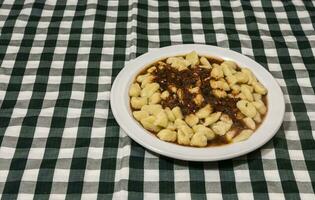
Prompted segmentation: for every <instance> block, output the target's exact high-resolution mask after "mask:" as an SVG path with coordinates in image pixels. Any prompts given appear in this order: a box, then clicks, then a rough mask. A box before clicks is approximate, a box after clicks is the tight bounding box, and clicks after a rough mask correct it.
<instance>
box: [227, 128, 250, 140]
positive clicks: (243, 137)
mask: <svg viewBox="0 0 315 200" xmlns="http://www.w3.org/2000/svg"><path fill="white" fill-rule="evenodd" d="M252 134H253V130H250V129H245V130H242V131H241V132H240V133H239V134H238V135H237V136H235V137H234V138H233V140H232V141H233V142H234V143H235V142H241V141H244V140H247V139H248V138H249V137H250V136H251V135H252Z"/></svg>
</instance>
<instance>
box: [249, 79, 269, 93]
mask: <svg viewBox="0 0 315 200" xmlns="http://www.w3.org/2000/svg"><path fill="white" fill-rule="evenodd" d="M252 85H253V87H254V90H255V92H256V93H258V94H261V95H265V94H267V89H266V88H265V87H264V86H263V85H262V84H261V83H259V82H253V83H252Z"/></svg>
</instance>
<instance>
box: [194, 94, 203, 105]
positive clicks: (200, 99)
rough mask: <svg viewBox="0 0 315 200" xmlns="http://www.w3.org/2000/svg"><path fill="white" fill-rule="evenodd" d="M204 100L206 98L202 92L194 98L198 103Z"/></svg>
mask: <svg viewBox="0 0 315 200" xmlns="http://www.w3.org/2000/svg"><path fill="white" fill-rule="evenodd" d="M204 100H205V99H204V98H203V96H202V95H201V94H197V95H196V97H195V98H194V102H195V103H196V104H197V105H201V104H202V102H203V101H204Z"/></svg>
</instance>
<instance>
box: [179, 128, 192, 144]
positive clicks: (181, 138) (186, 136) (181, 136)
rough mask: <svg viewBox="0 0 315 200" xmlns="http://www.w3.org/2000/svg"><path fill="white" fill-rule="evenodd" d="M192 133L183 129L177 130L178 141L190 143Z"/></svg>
mask: <svg viewBox="0 0 315 200" xmlns="http://www.w3.org/2000/svg"><path fill="white" fill-rule="evenodd" d="M191 136H192V135H189V134H186V133H184V132H183V131H182V130H181V129H179V130H177V143H178V144H182V145H189V144H190V138H191Z"/></svg>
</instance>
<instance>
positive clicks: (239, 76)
mask: <svg viewBox="0 0 315 200" xmlns="http://www.w3.org/2000/svg"><path fill="white" fill-rule="evenodd" d="M234 76H235V77H236V79H237V82H238V83H247V82H248V76H247V74H245V73H244V72H236V73H235V75H234Z"/></svg>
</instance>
